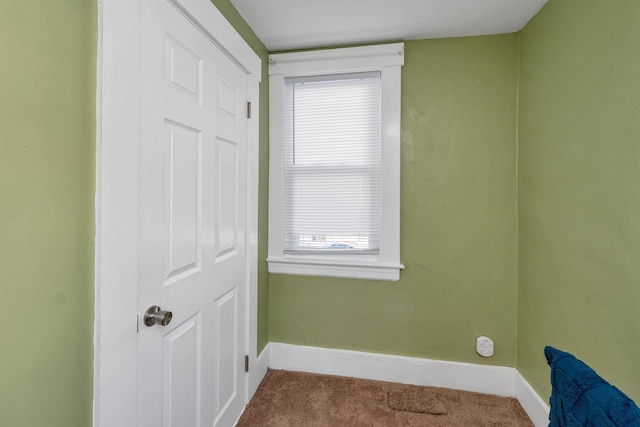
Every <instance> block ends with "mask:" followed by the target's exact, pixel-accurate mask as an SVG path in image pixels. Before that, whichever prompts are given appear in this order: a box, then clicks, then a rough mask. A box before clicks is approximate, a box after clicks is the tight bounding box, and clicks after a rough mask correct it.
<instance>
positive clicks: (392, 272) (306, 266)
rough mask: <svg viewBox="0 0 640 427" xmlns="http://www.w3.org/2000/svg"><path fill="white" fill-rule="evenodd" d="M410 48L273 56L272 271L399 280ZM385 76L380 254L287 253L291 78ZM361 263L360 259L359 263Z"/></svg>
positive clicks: (389, 46)
mask: <svg viewBox="0 0 640 427" xmlns="http://www.w3.org/2000/svg"><path fill="white" fill-rule="evenodd" d="M403 64H404V44H403V43H393V44H384V45H376V46H361V47H354V48H343V49H325V50H317V51H310V52H294V53H281V54H274V55H270V56H269V243H268V252H269V255H268V258H267V263H268V266H269V272H270V273H274V274H294V275H307V276H326V277H347V278H355V279H374V280H388V281H398V280H399V279H400V270H401V269H403V268H404V266H403V265H402V264H401V263H400V157H401V150H400V112H401V99H400V96H401V74H402V73H401V67H402V65H403ZM371 71H378V72H380V79H381V80H380V85H381V86H380V90H381V98H380V99H381V111H380V118H381V135H380V137H381V140H380V144H381V145H380V150H381V151H380V176H379V178H380V202H379V203H380V251H379V253H377V254H376V255H371V256H354V255H341V256H338V255H336V254H332V256H331V255H330V256H327V254H324V255H322V256H319V255H312V256H310V255H291V254H287V253H285V250H284V249H285V248H284V228H285V224H284V203H283V202H284V186H285V181H284V168H285V159H284V137H285V132H284V130H285V114H284V111H285V109H284V105H285V79H286V78H287V77H308V76H317V75H328V74H341V73H354V72H371ZM356 259H357V260H356Z"/></svg>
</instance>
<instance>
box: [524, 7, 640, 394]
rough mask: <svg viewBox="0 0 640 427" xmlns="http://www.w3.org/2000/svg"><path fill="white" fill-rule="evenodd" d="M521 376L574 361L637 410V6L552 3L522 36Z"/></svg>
mask: <svg viewBox="0 0 640 427" xmlns="http://www.w3.org/2000/svg"><path fill="white" fill-rule="evenodd" d="M519 39H520V40H519V41H520V103H519V111H520V114H519V117H520V119H519V163H518V169H519V174H518V181H519V288H520V290H519V306H518V307H519V315H518V364H517V366H518V369H519V370H520V372H521V373H522V374H523V375H524V376H525V377H526V378H527V380H528V381H529V382H530V383H531V384H532V385H533V386H534V388H535V389H536V390H537V391H538V392H539V393H540V394H541V395H542V396H548V395H549V393H550V386H549V369H548V366H547V365H546V364H545V360H544V355H543V353H542V349H543V347H544V346H545V345H547V344H548V345H553V346H556V347H559V348H561V349H564V350H566V351H569V352H572V353H574V354H575V355H576V356H577V357H578V358H580V359H582V360H584V361H585V362H586V363H588V364H589V365H591V366H592V367H593V368H594V369H595V370H596V371H597V372H598V373H600V374H601V375H602V376H604V377H605V378H606V379H607V380H608V381H610V382H612V383H613V384H615V385H617V386H618V387H619V388H621V389H622V390H623V391H624V392H626V393H627V394H629V395H630V396H631V397H632V398H634V399H635V400H636V401H640V368H639V365H638V362H639V361H640V262H639V261H640V53H639V52H640V51H639V50H638V41H639V40H640V2H638V1H637V0H617V1H601V0H551V1H550V2H549V3H548V4H547V6H546V7H545V8H544V9H543V10H542V12H541V13H540V14H538V15H537V16H536V17H535V18H534V19H533V21H532V22H530V23H529V25H528V26H527V27H526V28H525V30H524V31H522V32H521V34H520V36H519Z"/></svg>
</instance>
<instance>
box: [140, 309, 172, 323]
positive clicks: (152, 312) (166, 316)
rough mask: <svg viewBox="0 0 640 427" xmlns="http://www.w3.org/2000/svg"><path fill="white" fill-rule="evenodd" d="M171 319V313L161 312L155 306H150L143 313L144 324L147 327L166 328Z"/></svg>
mask: <svg viewBox="0 0 640 427" xmlns="http://www.w3.org/2000/svg"><path fill="white" fill-rule="evenodd" d="M171 318H173V313H171V312H170V311H162V310H161V309H160V307H158V306H157V305H152V306H151V307H149V309H148V310H147V311H146V312H145V313H144V324H145V325H147V326H153V325H160V326H167V325H168V324H169V323H170V322H171Z"/></svg>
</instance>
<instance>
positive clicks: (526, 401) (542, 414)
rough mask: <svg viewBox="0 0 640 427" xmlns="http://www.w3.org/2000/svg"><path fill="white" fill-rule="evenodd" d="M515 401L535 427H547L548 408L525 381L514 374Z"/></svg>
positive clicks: (517, 374)
mask: <svg viewBox="0 0 640 427" xmlns="http://www.w3.org/2000/svg"><path fill="white" fill-rule="evenodd" d="M515 397H516V399H518V402H520V405H521V406H522V407H523V408H524V410H525V411H526V413H527V415H529V418H531V421H533V424H534V425H535V426H536V427H542V426H545V427H546V426H548V425H549V406H548V405H547V404H546V403H545V401H544V400H542V398H541V397H540V395H539V394H538V393H536V391H535V390H534V389H533V387H531V384H529V383H528V382H527V380H526V379H524V377H523V376H522V374H520V372H516V396H515Z"/></svg>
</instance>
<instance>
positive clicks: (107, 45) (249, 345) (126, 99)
mask: <svg viewBox="0 0 640 427" xmlns="http://www.w3.org/2000/svg"><path fill="white" fill-rule="evenodd" d="M141 1H149V0H98V63H97V82H98V83H97V93H96V97H97V98H96V99H97V102H96V119H97V130H96V204H95V209H96V218H95V221H96V242H95V251H96V258H95V266H96V267H95V320H94V399H93V402H94V411H93V412H94V415H93V425H94V426H104V427H108V426H116V425H117V426H122V427H126V426H133V425H135V420H136V419H137V404H136V400H137V397H136V394H137V384H136V382H137V367H136V366H137V362H136V356H137V342H136V341H137V326H138V320H137V316H139V315H140V313H137V275H138V253H137V250H138V208H137V203H138V191H139V185H138V178H137V167H138V160H139V158H138V146H137V143H136V141H137V138H138V136H139V134H140V120H139V114H140V113H139V110H140V102H139V98H140V92H139V86H140V85H139V72H140V69H139V60H138V57H139V49H140V30H139V19H140V12H139V9H140V7H139V5H140V2H141ZM151 1H157V0H151ZM166 1H168V2H169V3H171V4H172V5H174V6H175V7H176V8H177V9H178V10H180V11H181V12H182V13H183V14H184V15H185V16H186V17H187V18H188V19H190V20H191V21H192V22H193V23H194V24H195V25H196V26H197V27H198V28H199V29H200V30H201V31H202V32H203V33H204V34H205V35H206V36H207V37H208V38H209V39H210V40H211V41H212V42H213V43H214V44H216V45H217V46H218V47H219V48H220V49H221V50H222V51H224V52H225V53H226V54H227V56H229V58H231V59H232V60H233V61H234V62H235V63H236V64H237V65H239V66H240V67H241V68H242V69H243V70H245V72H246V73H247V75H248V81H249V84H248V95H249V96H248V97H249V100H251V101H252V104H253V106H254V108H253V114H252V118H251V119H249V121H248V146H247V152H248V155H247V162H248V163H247V175H248V176H247V183H248V184H247V185H248V187H249V188H248V191H247V197H248V200H247V202H248V203H247V218H246V221H247V230H248V232H247V233H246V235H247V242H246V243H247V266H246V277H247V283H246V286H247V292H246V295H247V297H246V304H247V310H246V312H247V322H246V324H247V329H248V330H247V342H246V350H247V354H249V355H250V358H249V359H250V361H249V362H250V369H249V375H248V376H247V377H246V378H245V399H246V401H248V399H249V397H250V396H251V395H252V394H253V393H254V392H255V386H254V384H256V380H255V379H253V378H252V377H253V376H254V375H259V372H258V371H260V370H257V369H252V367H254V366H256V350H257V283H258V282H257V276H258V267H257V265H258V264H257V259H258V249H257V241H258V139H259V114H258V105H259V102H258V101H259V100H258V93H259V83H260V80H261V70H262V61H261V59H260V57H258V55H256V54H255V52H254V51H253V50H252V49H251V47H250V46H249V45H248V44H247V43H246V42H245V41H244V39H242V37H241V36H240V35H239V34H238V33H237V32H236V31H235V29H234V28H233V27H232V26H231V24H230V23H229V22H228V21H227V20H226V19H225V18H224V16H223V15H222V14H221V13H220V12H219V11H218V9H217V8H216V7H215V6H214V5H213V4H212V3H211V2H210V1H209V0H166Z"/></svg>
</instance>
